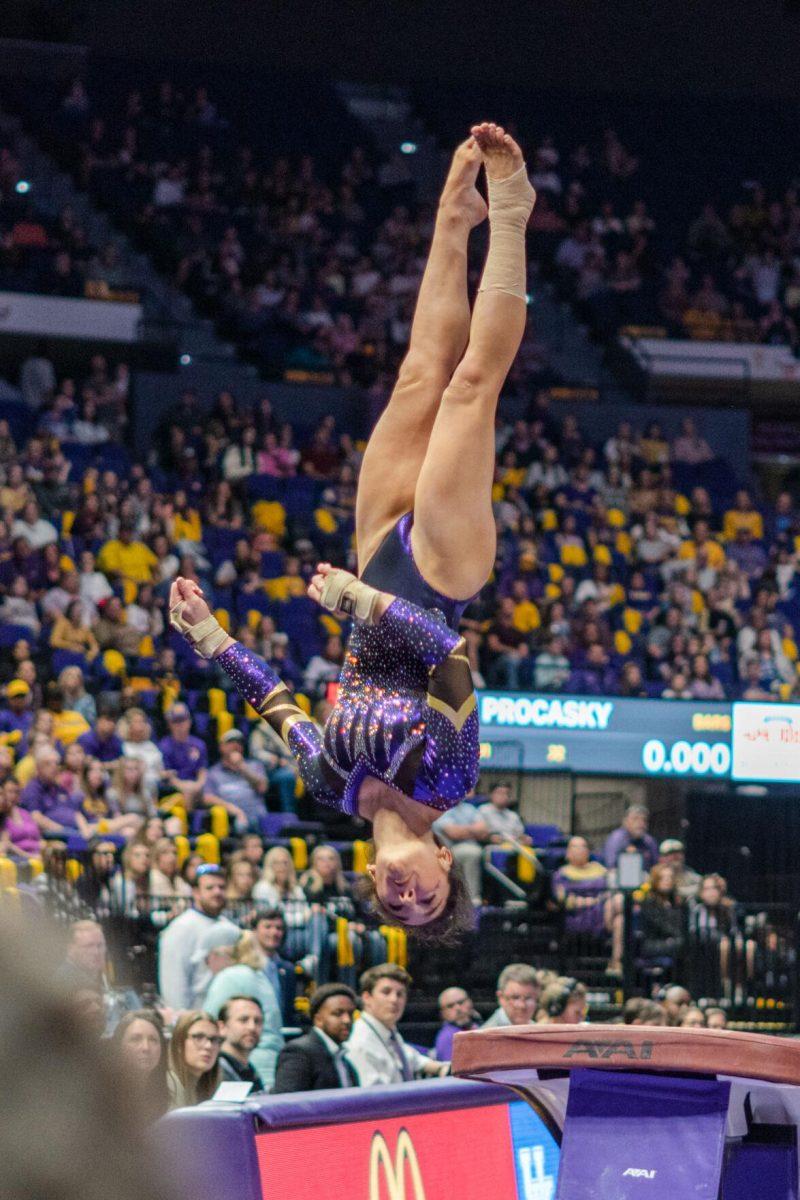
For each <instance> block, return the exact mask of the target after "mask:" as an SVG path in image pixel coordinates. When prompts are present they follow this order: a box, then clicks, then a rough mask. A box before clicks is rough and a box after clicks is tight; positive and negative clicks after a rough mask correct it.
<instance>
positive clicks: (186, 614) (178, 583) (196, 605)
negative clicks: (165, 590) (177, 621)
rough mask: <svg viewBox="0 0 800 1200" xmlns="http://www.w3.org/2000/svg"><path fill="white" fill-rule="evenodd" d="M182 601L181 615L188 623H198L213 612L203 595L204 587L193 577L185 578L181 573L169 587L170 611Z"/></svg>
mask: <svg viewBox="0 0 800 1200" xmlns="http://www.w3.org/2000/svg"><path fill="white" fill-rule="evenodd" d="M181 603H183V608H182V609H181V616H182V617H183V619H184V621H186V623H187V624H188V625H197V624H198V623H199V622H200V621H202V620H204V618H205V617H208V616H210V614H211V609H210V608H209V607H208V605H207V604H206V601H205V597H204V596H203V589H202V588H201V587H200V586H199V585H198V584H196V583H195V582H194V580H193V579H184V578H183V576H182V575H179V576H178V578H177V579H176V580H175V582H174V583H173V585H172V587H171V588H170V589H169V607H170V611H172V609H173V608H175V607H176V605H178V604H181Z"/></svg>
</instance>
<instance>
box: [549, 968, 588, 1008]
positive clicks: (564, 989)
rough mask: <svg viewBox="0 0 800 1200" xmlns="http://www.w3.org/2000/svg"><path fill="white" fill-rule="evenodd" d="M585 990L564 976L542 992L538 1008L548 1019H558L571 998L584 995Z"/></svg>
mask: <svg viewBox="0 0 800 1200" xmlns="http://www.w3.org/2000/svg"><path fill="white" fill-rule="evenodd" d="M585 992H586V988H585V987H584V985H583V984H582V983H581V982H580V981H579V980H578V979H573V978H572V977H571V976H564V977H562V978H561V979H559V980H557V982H556V983H551V984H550V986H549V987H546V988H545V989H544V991H543V992H542V995H541V999H540V1001H539V1007H540V1008H542V1009H544V1011H545V1012H546V1013H547V1015H548V1017H560V1016H561V1014H562V1013H563V1012H565V1011H566V1008H567V1005H568V1004H569V1002H570V1000H571V999H572V997H573V996H575V995H578V996H580V995H581V993H584V994H585Z"/></svg>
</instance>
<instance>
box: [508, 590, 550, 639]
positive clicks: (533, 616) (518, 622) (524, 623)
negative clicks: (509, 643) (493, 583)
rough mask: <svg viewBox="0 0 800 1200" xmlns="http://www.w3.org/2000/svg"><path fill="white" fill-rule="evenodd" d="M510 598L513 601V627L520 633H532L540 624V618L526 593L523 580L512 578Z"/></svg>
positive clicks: (537, 610)
mask: <svg viewBox="0 0 800 1200" xmlns="http://www.w3.org/2000/svg"><path fill="white" fill-rule="evenodd" d="M511 599H512V600H513V601H514V616H513V618H512V622H513V625H514V628H515V629H518V630H519V631H520V633H533V632H534V631H535V630H536V629H538V628H539V626H540V625H541V623H542V618H541V616H540V615H539V609H538V608H537V607H536V605H535V604H534V603H533V601H532V600H531V599H530V597H529V595H528V589H527V587H526V586H525V582H524V580H522V579H515V580H514V582H513V584H512V585H511Z"/></svg>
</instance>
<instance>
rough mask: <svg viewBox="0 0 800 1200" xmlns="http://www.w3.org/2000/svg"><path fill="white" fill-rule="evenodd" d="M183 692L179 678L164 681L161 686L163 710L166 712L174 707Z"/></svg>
mask: <svg viewBox="0 0 800 1200" xmlns="http://www.w3.org/2000/svg"><path fill="white" fill-rule="evenodd" d="M180 694H181V685H180V682H179V680H177V679H175V680H170V681H168V682H167V683H164V684H163V685H162V687H161V711H162V712H166V711H167V709H169V708H172V706H173V704H174V703H175V701H176V700H177V699H178V697H179V696H180Z"/></svg>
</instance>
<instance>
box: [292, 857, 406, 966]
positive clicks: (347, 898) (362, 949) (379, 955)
mask: <svg viewBox="0 0 800 1200" xmlns="http://www.w3.org/2000/svg"><path fill="white" fill-rule="evenodd" d="M300 883H301V884H302V886H303V890H304V891H305V894H306V897H307V899H308V900H309V902H310V903H311V905H312V906H314V907H321V908H322V909H324V911H325V913H326V914H327V916H328V918H329V921H330V926H329V934H328V949H329V951H330V955H331V958H332V959H333V960H335V958H336V953H337V949H338V944H339V937H338V929H337V926H336V922H337V920H338V919H339V918H344V919H345V920H346V921H347V923H348V929H347V933H348V937H349V939H350V945H351V947H352V950H353V959H354V962H353V964H352V965H351V966H342V965H339V967H338V969H337V978H338V980H339V982H340V983H346V984H348V985H349V986H350V987H355V985H356V981H357V976H358V973H359V971H360V970H362V969H363V968H364V967H371V966H377V964H378V963H382V962H385V961H386V941H385V939H384V937H383V935H382V934H381V933H379V932H378V930H377V929H375V928H374V923H375V922H374V918H373V919H372V924H373V928H372V929H370V928H368V926H367V924H366V922H367V921H368V920H369V919H370V917H369V915H368V914H367V913H365V912H364V909H363V906H362V904H361V902H360V900H359V898H358V896H357V894H356V891H355V889H354V888H353V886H352V884H351V883H350V882H349V880H348V878H347V876H346V875H345V873H344V870H343V869H342V859H341V855H340V854H339V851H338V850H337V849H336V847H335V846H327V845H326V846H315V847H314V849H313V850H312V852H311V866H310V867H309V869H308V870H307V871H306V872H304V874H303V876H302V877H301V879H300ZM362 960H363V961H362Z"/></svg>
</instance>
